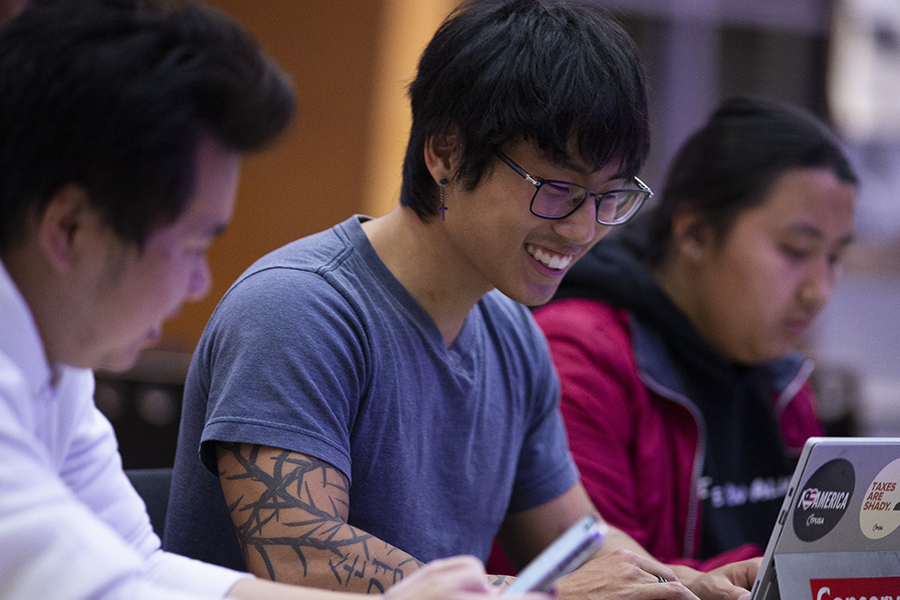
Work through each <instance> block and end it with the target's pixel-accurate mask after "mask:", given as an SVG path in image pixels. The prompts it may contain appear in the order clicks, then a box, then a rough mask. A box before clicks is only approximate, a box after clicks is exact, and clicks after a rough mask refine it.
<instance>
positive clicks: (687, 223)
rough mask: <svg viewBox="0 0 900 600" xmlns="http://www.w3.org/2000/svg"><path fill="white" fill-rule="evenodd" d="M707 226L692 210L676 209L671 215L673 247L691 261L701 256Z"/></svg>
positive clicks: (706, 236)
mask: <svg viewBox="0 0 900 600" xmlns="http://www.w3.org/2000/svg"><path fill="white" fill-rule="evenodd" d="M708 237H709V236H708V232H707V228H706V227H704V225H703V223H702V221H701V219H700V216H699V215H698V214H697V213H696V212H695V211H692V210H687V209H681V208H680V209H678V210H676V211H675V213H674V214H673V215H672V242H673V244H674V246H675V249H677V250H678V252H680V253H682V254H683V255H685V256H687V257H688V258H690V259H692V260H693V261H698V260H700V259H701V258H703V254H704V249H705V247H706V245H707V244H706V241H707V238H708Z"/></svg>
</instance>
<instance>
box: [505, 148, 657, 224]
mask: <svg viewBox="0 0 900 600" xmlns="http://www.w3.org/2000/svg"><path fill="white" fill-rule="evenodd" d="M495 154H496V155H497V158H499V159H500V160H502V161H503V162H504V163H505V164H506V166H508V167H509V168H510V169H512V170H513V171H515V172H516V173H518V174H519V175H521V176H522V177H523V178H524V179H525V180H526V181H528V182H529V183H531V184H532V185H534V196H533V197H532V198H531V213H532V214H533V215H535V216H537V217H541V218H542V219H565V218H566V217H568V216H569V215H571V214H572V213H574V212H575V211H576V210H578V208H579V207H580V206H581V205H582V204H584V201H585V200H587V199H588V198H594V199H595V201H596V206H597V222H598V223H600V224H601V225H621V224H622V223H624V222H626V221H627V220H628V219H630V218H631V217H633V216H634V215H635V214H636V213H637V211H638V209H639V208H640V207H641V205H642V204H643V203H644V202H645V201H646V200H647V198H650V197H651V196H653V192H652V191H650V188H649V187H647V185H646V184H645V183H644V182H643V181H641V180H640V179H638V178H637V177H635V178H634V181H635V183H636V184H637V185H638V188H639V189H636V190H627V189H626V190H611V191H608V192H601V193H599V194H595V193H593V192H591V191H590V190H588V189H587V188H585V187H582V186H580V185H578V184H575V183H569V182H568V181H556V180H553V179H535V178H534V177H532V176H531V175H529V174H528V173H527V172H526V171H525V169H523V168H522V167H520V166H519V165H517V164H516V163H515V162H514V161H513V160H512V159H511V158H510V157H508V156H507V155H505V154H503V153H502V152H500V151H499V150H498V151H497V152H495Z"/></svg>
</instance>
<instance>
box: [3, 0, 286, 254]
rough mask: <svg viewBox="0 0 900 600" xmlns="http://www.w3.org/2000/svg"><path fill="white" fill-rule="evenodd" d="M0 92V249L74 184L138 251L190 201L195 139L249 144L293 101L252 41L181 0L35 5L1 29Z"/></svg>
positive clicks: (60, 0) (46, 1) (40, 1)
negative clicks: (34, 216) (56, 195)
mask: <svg viewBox="0 0 900 600" xmlns="http://www.w3.org/2000/svg"><path fill="white" fill-rule="evenodd" d="M0 90H2V93H0V251H4V250H9V249H10V248H12V247H14V245H15V244H16V243H18V242H20V241H21V240H20V236H21V234H22V231H23V230H24V224H25V223H26V221H27V219H28V218H29V217H30V215H33V214H40V213H41V211H42V210H43V209H44V208H46V206H47V204H48V203H49V202H50V200H51V199H52V197H53V196H54V195H55V194H56V193H57V192H58V191H59V190H60V189H61V188H62V187H64V186H65V185H68V184H73V183H74V184H78V185H80V186H82V187H83V188H84V189H85V190H86V192H87V194H88V196H89V198H90V202H91V203H92V204H93V205H94V206H95V207H96V208H97V209H98V210H99V211H100V213H101V214H102V215H103V217H104V218H105V219H106V220H107V222H108V225H109V226H110V227H111V228H112V229H113V230H114V231H115V232H116V234H117V235H119V236H120V237H121V238H122V239H124V240H127V241H129V242H134V243H136V244H137V245H138V246H139V247H143V244H144V243H145V242H146V240H147V238H148V237H149V235H150V233H151V232H152V231H153V230H154V229H156V228H158V227H160V226H162V225H165V224H168V223H171V222H172V221H174V220H176V219H177V218H178V216H179V215H180V214H181V213H182V211H183V210H184V209H185V207H186V204H187V201H188V200H189V199H190V197H191V196H192V194H193V187H194V170H195V169H194V160H195V158H194V154H195V150H196V147H197V144H198V143H199V141H200V139H201V137H203V136H209V137H211V138H213V139H215V140H216V141H217V142H219V143H220V144H222V145H223V146H225V147H226V148H228V149H231V150H234V151H238V152H248V151H252V150H256V149H258V148H260V147H262V146H263V145H265V144H266V143H267V142H269V141H270V140H272V139H273V138H274V137H275V136H277V135H278V134H279V133H280V132H281V131H282V130H283V129H284V128H285V127H286V125H287V123H288V122H289V121H290V120H291V118H292V116H293V113H294V107H295V103H294V94H293V90H292V88H291V85H290V83H289V82H288V80H287V78H286V76H285V75H284V74H283V73H282V72H281V71H280V70H279V69H278V68H277V67H276V66H275V65H274V63H273V62H272V61H270V60H269V59H268V58H267V57H266V56H264V55H263V53H262V52H261V51H260V49H259V47H258V45H257V43H256V41H255V40H254V39H253V37H252V36H251V35H250V34H249V33H247V31H245V30H244V29H243V28H242V27H241V26H240V25H238V24H237V23H236V22H235V21H233V20H232V19H230V18H229V17H227V16H225V15H224V14H223V13H221V12H218V11H216V10H213V9H211V8H209V7H206V6H203V5H201V4H198V3H194V2H191V1H189V0H188V1H183V2H175V1H174V0H173V1H168V0H33V1H32V2H31V3H30V4H29V6H28V7H27V8H26V9H25V10H24V11H23V12H22V13H20V14H19V15H18V16H17V17H15V18H14V19H12V20H11V21H10V22H8V23H7V24H6V25H5V26H4V27H3V28H2V29H0Z"/></svg>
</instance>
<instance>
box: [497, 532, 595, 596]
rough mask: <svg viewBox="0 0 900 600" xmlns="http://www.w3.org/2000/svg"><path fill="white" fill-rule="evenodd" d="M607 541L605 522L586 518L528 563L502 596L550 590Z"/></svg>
mask: <svg viewBox="0 0 900 600" xmlns="http://www.w3.org/2000/svg"><path fill="white" fill-rule="evenodd" d="M605 539H606V523H602V522H600V521H597V519H595V518H594V517H591V516H587V517H584V518H583V519H581V520H580V521H578V522H577V523H575V524H574V525H572V527H570V528H569V529H568V530H567V531H566V532H565V533H564V534H562V535H561V536H559V537H558V538H557V539H556V541H554V542H553V543H552V544H550V545H549V546H547V547H546V548H545V549H544V551H543V552H541V553H540V554H538V555H537V557H535V559H534V560H532V561H531V562H530V563H528V566H526V567H525V568H524V569H522V572H521V573H519V575H518V576H517V577H516V580H515V581H513V582H512V584H510V586H509V587H507V588H506V589H505V590H503V595H504V596H506V595H511V594H523V593H525V592H530V591H538V592H548V591H550V590H551V589H552V588H553V584H554V583H555V582H556V580H557V579H558V578H560V577H562V576H563V575H565V574H567V573H571V572H572V571H574V570H575V569H577V568H578V567H580V566H581V565H583V564H584V563H585V561H587V559H589V558H590V557H591V556H592V555H593V554H594V552H596V551H597V550H598V549H599V548H600V546H602V545H603V542H604V540H605Z"/></svg>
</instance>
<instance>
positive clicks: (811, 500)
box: [794, 458, 856, 542]
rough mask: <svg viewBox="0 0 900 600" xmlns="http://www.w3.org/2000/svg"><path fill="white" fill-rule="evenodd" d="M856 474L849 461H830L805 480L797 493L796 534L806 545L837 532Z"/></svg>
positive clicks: (795, 509) (795, 511) (850, 495)
mask: <svg viewBox="0 0 900 600" xmlns="http://www.w3.org/2000/svg"><path fill="white" fill-rule="evenodd" d="M854 485H856V473H855V471H854V470H853V465H851V464H850V461H848V460H845V459H843V458H836V459H834V460H830V461H828V462H827V463H825V464H824V465H822V466H821V467H819V468H818V469H816V472H815V473H813V474H812V475H811V476H810V478H809V479H807V480H806V484H804V486H803V489H802V490H801V491H800V493H799V494H797V500H796V502H797V506H796V507H795V508H794V533H795V534H797V537H798V538H800V539H801V540H803V541H804V542H814V541H816V540H818V539H820V538H821V537H822V536H824V535H825V534H826V533H828V532H829V531H831V530H832V529H834V526H835V525H837V524H838V521H840V520H841V517H843V516H844V513H845V512H846V511H847V506H848V505H849V504H850V498H851V497H852V496H853V486H854Z"/></svg>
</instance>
